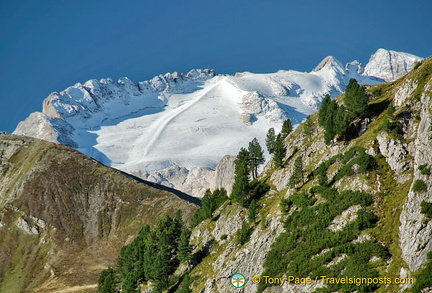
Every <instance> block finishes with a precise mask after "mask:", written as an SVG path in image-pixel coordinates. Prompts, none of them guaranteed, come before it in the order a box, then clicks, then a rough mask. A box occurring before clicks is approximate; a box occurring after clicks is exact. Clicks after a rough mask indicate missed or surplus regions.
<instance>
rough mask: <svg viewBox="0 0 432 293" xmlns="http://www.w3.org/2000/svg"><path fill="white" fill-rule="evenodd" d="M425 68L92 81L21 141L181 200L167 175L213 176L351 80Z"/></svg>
mask: <svg viewBox="0 0 432 293" xmlns="http://www.w3.org/2000/svg"><path fill="white" fill-rule="evenodd" d="M420 60H422V58H420V57H417V56H414V55H410V54H407V53H401V52H395V51H388V50H384V49H379V50H378V51H377V52H376V53H375V54H374V55H372V56H371V58H370V60H369V63H368V64H367V65H366V66H363V65H362V64H361V63H360V62H358V61H352V62H350V63H347V64H346V65H345V66H344V65H343V64H342V63H341V62H340V61H338V60H337V59H335V58H334V57H332V56H329V57H326V58H325V59H324V60H323V61H322V62H321V63H320V64H319V65H318V66H317V67H316V68H315V69H313V70H312V71H311V72H299V71H295V70H280V71H278V72H276V73H268V74H255V73H250V72H242V73H236V74H234V75H217V74H215V72H214V71H213V70H209V69H204V70H201V69H194V70H191V71H190V72H188V73H186V74H179V73H177V72H174V73H167V74H165V75H159V76H156V77H154V78H153V79H151V80H148V81H143V82H139V83H134V82H132V81H131V80H130V79H128V78H120V79H119V80H117V81H115V80H113V79H110V78H107V79H101V80H89V81H87V82H85V83H83V84H81V83H77V84H75V85H74V86H71V87H69V88H67V89H65V90H64V91H62V92H59V93H58V92H54V93H51V94H50V95H49V96H48V97H47V98H46V99H45V100H44V101H43V103H42V104H43V105H42V112H36V113H32V114H30V116H29V117H28V118H27V119H26V120H24V121H22V122H20V123H19V124H18V126H17V128H16V130H15V131H14V134H19V135H27V136H32V137H36V138H41V139H46V140H49V141H52V142H56V143H61V144H65V145H68V146H71V147H73V148H75V149H77V150H78V151H80V152H82V153H84V154H86V155H89V156H91V157H93V158H95V159H97V160H99V161H100V162H102V163H103V164H105V165H108V166H111V167H114V168H117V169H120V170H122V171H125V172H128V173H132V174H137V175H142V174H146V175H145V176H144V178H146V179H151V180H154V181H157V182H158V181H159V182H158V183H164V184H165V185H168V186H171V187H175V188H178V189H180V190H182V189H184V188H182V186H181V184H180V183H175V184H174V183H170V182H169V180H166V178H164V177H163V176H162V175H161V174H163V172H165V173H166V170H177V169H176V168H173V166H180V167H181V170H182V171H181V173H182V174H183V175H184V174H185V172H186V173H188V172H191V171H192V170H194V168H206V170H207V169H209V170H214V169H216V166H217V164H218V162H219V161H220V160H221V158H222V157H224V156H225V155H235V154H237V153H238V151H239V149H240V147H246V146H247V144H248V142H249V141H251V140H252V139H253V138H254V137H256V138H257V139H258V140H259V142H260V143H261V145H262V146H264V145H265V144H264V141H265V136H266V133H267V130H268V129H269V128H271V127H273V128H275V130H276V131H280V128H281V125H282V122H283V121H284V120H285V119H287V118H290V119H291V120H292V122H293V124H294V126H296V125H298V124H299V123H301V122H302V121H303V120H304V119H305V118H306V117H307V116H308V115H309V114H312V113H314V112H315V111H316V110H317V109H318V107H319V105H320V103H321V101H322V99H323V97H324V96H325V95H326V94H329V95H330V96H331V97H333V98H334V97H336V96H337V95H339V94H341V93H342V92H343V91H344V89H345V86H346V85H347V84H348V81H349V79H350V78H356V79H357V80H358V82H359V83H361V84H376V83H382V82H385V81H389V80H394V79H396V78H399V77H401V76H403V75H404V74H406V73H407V72H408V71H409V70H411V69H412V68H413V66H414V65H415V63H416V62H419V61H420ZM266 156H267V159H269V154H266ZM163 170H165V171H163ZM206 172H207V171H206ZM191 173H194V172H191ZM195 173H200V172H195ZM155 178H159V179H155ZM188 192H190V188H188ZM200 192H201V189H200ZM192 193H194V192H193V191H192ZM193 195H196V196H198V195H199V194H193Z"/></svg>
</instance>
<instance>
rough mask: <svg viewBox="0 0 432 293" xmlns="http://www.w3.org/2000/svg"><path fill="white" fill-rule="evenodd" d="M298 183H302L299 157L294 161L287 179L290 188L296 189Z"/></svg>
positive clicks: (300, 159) (301, 159) (301, 166)
mask: <svg viewBox="0 0 432 293" xmlns="http://www.w3.org/2000/svg"><path fill="white" fill-rule="evenodd" d="M299 183H303V158H302V157H301V156H298V157H297V158H296V160H295V161H294V168H293V172H292V175H291V177H290V179H289V185H290V187H291V188H294V187H296V185H297V184H299Z"/></svg>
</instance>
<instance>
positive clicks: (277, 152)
mask: <svg viewBox="0 0 432 293" xmlns="http://www.w3.org/2000/svg"><path fill="white" fill-rule="evenodd" d="M285 154H286V148H285V144H284V140H283V139H282V136H281V134H278V135H277V137H276V140H275V142H274V145H273V162H274V165H275V167H276V168H280V167H282V166H283V159H284V158H285Z"/></svg>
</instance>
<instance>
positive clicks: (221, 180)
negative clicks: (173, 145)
mask: <svg viewBox="0 0 432 293" xmlns="http://www.w3.org/2000/svg"><path fill="white" fill-rule="evenodd" d="M235 158H236V157H235V156H229V155H226V156H224V157H223V158H222V159H221V160H220V162H219V164H218V165H217V166H216V169H215V170H212V169H210V168H207V167H196V168H193V169H191V170H188V169H187V168H184V167H179V166H177V165H175V166H171V167H168V168H166V169H163V170H160V171H152V172H137V173H135V174H136V175H137V176H139V177H141V178H143V179H145V180H149V181H151V182H155V183H158V184H162V185H165V186H168V187H171V188H175V189H177V190H180V191H183V192H185V193H187V194H190V195H192V196H195V197H202V196H203V195H204V193H205V191H206V190H207V189H210V190H212V191H213V190H215V189H220V188H225V189H226V190H227V192H228V194H230V193H231V189H232V185H233V183H234V167H235V166H234V161H235Z"/></svg>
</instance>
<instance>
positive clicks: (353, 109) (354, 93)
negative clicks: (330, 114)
mask: <svg viewBox="0 0 432 293" xmlns="http://www.w3.org/2000/svg"><path fill="white" fill-rule="evenodd" d="M344 101H345V106H346V108H347V111H348V113H349V118H350V120H352V119H354V118H355V117H359V116H362V115H364V113H365V112H366V109H367V106H368V97H367V95H366V93H365V91H364V89H363V87H362V86H360V85H359V84H358V83H357V80H355V79H354V78H351V79H350V80H349V82H348V85H347V87H346V89H345V100H344Z"/></svg>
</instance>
